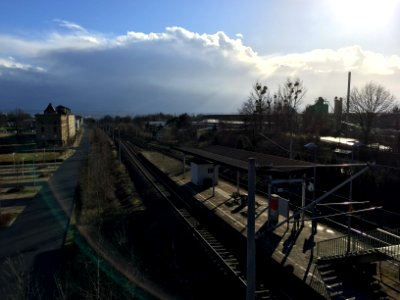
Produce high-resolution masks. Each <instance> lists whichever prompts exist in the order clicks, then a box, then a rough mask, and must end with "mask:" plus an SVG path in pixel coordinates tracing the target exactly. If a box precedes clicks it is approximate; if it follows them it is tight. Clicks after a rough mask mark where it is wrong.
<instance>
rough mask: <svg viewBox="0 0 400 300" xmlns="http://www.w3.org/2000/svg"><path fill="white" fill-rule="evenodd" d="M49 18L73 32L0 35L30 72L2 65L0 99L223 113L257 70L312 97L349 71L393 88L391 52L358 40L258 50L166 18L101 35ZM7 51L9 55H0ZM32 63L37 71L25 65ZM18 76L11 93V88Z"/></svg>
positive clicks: (334, 90)
mask: <svg viewBox="0 0 400 300" xmlns="http://www.w3.org/2000/svg"><path fill="white" fill-rule="evenodd" d="M58 22H59V23H60V25H61V24H62V26H63V27H65V28H68V29H70V30H71V31H72V32H66V33H60V32H52V33H49V34H47V35H45V36H43V38H42V39H41V40H28V39H24V38H20V37H15V36H0V68H1V66H2V67H3V68H9V69H10V68H12V69H15V70H17V71H18V70H20V71H21V72H22V71H23V70H25V71H26V70H28V69H29V72H30V73H24V74H22V73H21V74H22V75H21V77H23V79H24V80H21V81H18V72H17V73H14V75H13V77H12V80H13V84H10V83H9V81H8V83H7V85H5V83H4V79H5V77H6V75H7V74H6V73H4V74H3V75H1V76H0V101H2V99H3V98H4V99H10V98H13V99H16V100H15V101H20V102H19V103H20V104H19V106H22V104H24V101H25V102H26V101H28V100H29V97H31V96H30V95H32V94H34V95H35V97H36V99H37V98H38V97H39V98H40V99H43V100H42V101H43V104H40V105H45V104H46V102H48V99H47V98H49V97H50V98H55V99H58V100H57V101H59V102H60V103H64V104H65V105H67V106H71V107H73V106H74V105H75V106H76V107H79V108H76V109H77V110H79V109H81V110H82V111H90V110H92V109H93V110H94V109H96V110H97V109H98V110H100V112H101V111H103V112H104V113H148V112H157V111H167V112H177V113H179V112H184V111H187V112H193V113H198V112H225V113H232V112H236V111H237V108H238V107H239V106H240V104H241V103H242V102H243V100H245V99H246V98H247V97H248V94H249V92H250V89H251V86H252V84H253V83H254V82H255V81H256V80H262V81H263V82H265V83H266V84H267V85H268V86H269V87H270V89H271V90H274V89H276V88H277V87H278V85H279V84H280V83H282V82H284V80H285V79H286V77H288V76H298V77H300V78H301V79H303V81H304V84H305V85H306V87H307V89H308V94H307V97H306V99H307V101H308V102H312V101H313V100H314V99H315V98H316V97H318V96H323V97H326V98H328V99H333V97H334V96H343V95H344V93H345V90H346V78H347V72H348V71H352V72H353V74H354V75H353V78H354V84H355V85H360V84H363V83H365V82H367V81H370V80H374V81H377V82H379V83H381V84H383V85H385V86H386V87H387V88H389V89H390V90H391V91H392V92H393V93H394V94H395V95H396V96H397V97H398V98H400V97H399V96H400V87H399V86H398V84H397V78H399V75H400V57H399V56H398V55H392V56H384V55H382V54H379V53H375V52H371V51H367V50H364V49H362V48H361V47H359V46H351V47H346V48H342V49H336V50H334V49H315V50H313V51H309V52H304V53H291V54H270V55H265V56H262V55H259V54H258V53H256V52H255V51H254V50H253V49H252V48H251V47H249V46H247V45H244V44H243V42H242V39H241V38H242V36H241V35H240V34H237V35H236V36H235V37H234V38H231V37H229V36H228V35H226V34H225V33H224V32H222V31H220V32H217V33H214V34H206V33H196V32H191V31H189V30H187V29H185V28H182V27H168V28H166V30H165V31H164V32H160V33H143V32H134V31H130V32H127V33H126V34H125V35H121V36H114V37H113V36H111V37H110V36H107V35H105V34H98V33H92V32H88V31H87V30H85V29H84V28H82V27H81V26H80V25H77V24H75V23H71V22H68V21H61V20H58ZM10 55H13V56H14V57H16V58H15V59H13V60H10V59H6V58H3V59H1V58H2V57H9V56H10ZM17 61H18V62H17ZM21 61H23V62H28V63H21ZM32 66H35V67H32ZM40 68H41V69H40ZM43 70H46V72H45V73H44V72H42V71H43ZM38 72H41V73H42V74H41V76H39V77H37V76H35V75H34V73H38ZM29 76H32V83H31V84H27V82H29V78H30V77H29ZM38 78H39V79H38ZM2 80H3V81H2ZM18 86H19V91H18V93H17V94H18V95H19V96H18V97H16V96H15V97H14V96H13V93H16V91H15V89H17V87H18ZM24 90H25V91H26V93H23V91H24ZM10 95H11V96H12V97H10ZM16 103H17V102H14V103H11V104H9V108H10V109H12V108H14V107H15V106H16ZM35 103H39V102H37V101H36V102H35ZM12 105H13V106H14V107H13V106H12ZM94 107H96V108H94ZM37 109H42V107H38V108H37Z"/></svg>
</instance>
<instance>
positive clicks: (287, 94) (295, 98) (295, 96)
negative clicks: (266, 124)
mask: <svg viewBox="0 0 400 300" xmlns="http://www.w3.org/2000/svg"><path fill="white" fill-rule="evenodd" d="M306 92H307V91H306V88H305V87H304V85H303V81H302V80H300V79H299V78H295V79H291V78H288V79H286V82H285V83H284V84H283V85H281V86H279V89H278V92H277V93H276V94H275V95H274V103H273V104H274V113H275V114H278V115H283V116H284V118H283V120H284V121H285V122H284V124H282V125H284V128H285V129H286V130H289V131H290V132H292V130H293V127H294V123H295V122H296V114H297V110H298V109H299V107H300V105H301V104H302V102H303V98H304V96H305V94H306Z"/></svg>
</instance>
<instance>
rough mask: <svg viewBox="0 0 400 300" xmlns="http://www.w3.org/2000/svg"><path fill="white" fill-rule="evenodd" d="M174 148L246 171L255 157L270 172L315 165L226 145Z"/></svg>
mask: <svg viewBox="0 0 400 300" xmlns="http://www.w3.org/2000/svg"><path fill="white" fill-rule="evenodd" d="M174 149H175V150H178V151H180V152H183V153H185V154H189V155H192V156H195V157H197V158H201V159H205V160H207V161H210V162H213V163H215V164H221V165H225V166H227V167H230V168H233V169H236V170H242V171H246V172H247V170H248V159H249V158H254V159H255V163H256V168H257V169H259V170H265V171H270V172H271V171H272V172H292V171H298V170H301V169H309V168H311V167H313V166H314V164H313V163H310V162H306V161H301V160H295V159H289V158H286V157H281V156H275V155H270V154H264V153H259V152H252V151H247V150H242V149H236V148H230V147H224V146H208V147H205V148H190V147H175V148H174Z"/></svg>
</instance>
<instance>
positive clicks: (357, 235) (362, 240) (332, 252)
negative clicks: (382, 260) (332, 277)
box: [317, 229, 400, 260]
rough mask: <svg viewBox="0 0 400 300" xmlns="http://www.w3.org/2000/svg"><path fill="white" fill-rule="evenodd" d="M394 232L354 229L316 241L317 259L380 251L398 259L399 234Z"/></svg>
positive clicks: (399, 253) (399, 257) (399, 255)
mask: <svg viewBox="0 0 400 300" xmlns="http://www.w3.org/2000/svg"><path fill="white" fill-rule="evenodd" d="M398 231H399V230H395V231H393V232H395V233H397V232H398ZM395 233H392V232H389V231H386V230H382V229H376V230H373V231H370V232H367V233H366V232H361V231H356V230H354V231H353V232H352V233H351V234H350V235H344V236H341V237H338V238H334V239H330V240H325V241H321V242H319V243H317V257H318V259H334V258H341V257H346V256H356V255H365V254H369V253H380V254H384V255H387V256H389V257H391V258H393V259H396V260H400V236H399V235H397V234H395Z"/></svg>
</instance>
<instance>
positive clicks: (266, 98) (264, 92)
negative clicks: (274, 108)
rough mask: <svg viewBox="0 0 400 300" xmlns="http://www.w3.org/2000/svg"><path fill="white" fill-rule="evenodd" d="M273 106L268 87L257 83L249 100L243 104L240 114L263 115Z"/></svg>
mask: <svg viewBox="0 0 400 300" xmlns="http://www.w3.org/2000/svg"><path fill="white" fill-rule="evenodd" d="M270 104H271V97H270V94H269V91H268V87H267V86H266V85H264V86H263V85H262V84H261V83H260V82H258V81H257V82H256V83H255V84H254V85H253V89H252V91H251V93H250V96H249V98H248V99H247V101H246V102H244V103H243V104H242V106H241V107H240V109H239V113H240V114H242V115H254V114H255V113H258V114H262V113H264V112H265V111H266V110H267V107H268V106H269V105H270Z"/></svg>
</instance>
